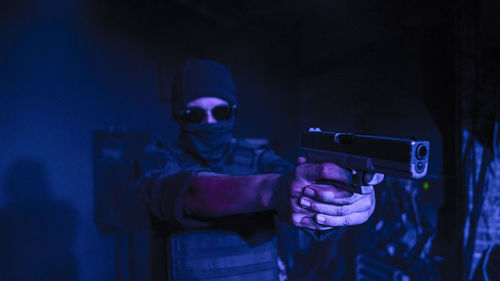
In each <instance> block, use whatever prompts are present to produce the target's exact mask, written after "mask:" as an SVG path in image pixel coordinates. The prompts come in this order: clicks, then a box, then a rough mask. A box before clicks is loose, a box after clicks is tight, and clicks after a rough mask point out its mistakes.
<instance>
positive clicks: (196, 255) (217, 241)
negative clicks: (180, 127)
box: [167, 141, 278, 281]
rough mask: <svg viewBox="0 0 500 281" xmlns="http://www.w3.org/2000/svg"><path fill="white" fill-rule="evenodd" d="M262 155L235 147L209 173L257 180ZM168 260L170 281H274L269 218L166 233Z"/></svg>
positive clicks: (241, 218) (242, 144)
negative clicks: (167, 236)
mask: <svg viewBox="0 0 500 281" xmlns="http://www.w3.org/2000/svg"><path fill="white" fill-rule="evenodd" d="M263 151H265V148H263V147H262V146H260V145H256V144H252V143H249V142H247V141H234V142H233V151H232V153H230V155H229V156H228V157H227V159H226V160H225V161H224V164H223V165H222V166H219V167H216V168H214V169H213V170H214V172H217V173H223V174H228V175H251V174H256V173H258V172H259V171H258V161H259V157H260V155H261V154H262V152H263ZM234 226H236V227H234ZM235 228H236V229H235ZM167 256H168V257H169V261H168V264H169V268H168V275H169V279H170V280H175V281H180V280H204V281H222V280H225V281H233V280H234V281H236V280H250V281H251V280H258V281H274V280H278V268H277V258H278V253H277V243H276V237H275V235H274V225H273V217H272V214H271V213H270V212H269V213H257V214H246V215H237V216H231V217H227V218H224V219H223V220H221V222H220V223H219V224H217V226H215V227H213V228H208V229H201V230H189V231H185V232H177V233H171V234H170V235H169V239H168V240H167Z"/></svg>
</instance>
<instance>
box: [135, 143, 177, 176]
mask: <svg viewBox="0 0 500 281" xmlns="http://www.w3.org/2000/svg"><path fill="white" fill-rule="evenodd" d="M180 153H181V152H180V149H179V148H177V147H175V146H174V145H171V144H167V143H166V142H164V141H163V140H161V139H153V140H152V141H151V142H149V143H148V144H147V145H146V146H145V147H144V153H143V157H142V159H141V161H140V162H141V166H142V168H143V169H144V170H155V169H160V168H163V167H165V166H168V164H169V163H170V165H173V164H176V163H177V158H178V154H180Z"/></svg>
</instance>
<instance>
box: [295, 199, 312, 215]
mask: <svg viewBox="0 0 500 281" xmlns="http://www.w3.org/2000/svg"><path fill="white" fill-rule="evenodd" d="M290 209H291V211H292V214H302V215H306V216H310V217H312V216H314V212H313V211H311V210H308V209H307V208H304V206H302V205H301V204H300V203H299V198H292V199H290Z"/></svg>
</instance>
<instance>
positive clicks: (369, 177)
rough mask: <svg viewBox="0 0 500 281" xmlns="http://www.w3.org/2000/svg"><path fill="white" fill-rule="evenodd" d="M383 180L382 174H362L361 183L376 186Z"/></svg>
mask: <svg viewBox="0 0 500 281" xmlns="http://www.w3.org/2000/svg"><path fill="white" fill-rule="evenodd" d="M383 180H384V174H379V173H364V174H363V183H364V184H366V185H377V184H379V183H381V182H382V181H383Z"/></svg>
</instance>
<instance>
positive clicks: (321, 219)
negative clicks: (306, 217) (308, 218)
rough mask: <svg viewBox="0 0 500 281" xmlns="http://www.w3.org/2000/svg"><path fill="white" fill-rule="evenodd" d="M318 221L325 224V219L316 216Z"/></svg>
mask: <svg viewBox="0 0 500 281" xmlns="http://www.w3.org/2000/svg"><path fill="white" fill-rule="evenodd" d="M316 221H317V222H319V223H324V222H325V217H323V216H320V215H318V216H316Z"/></svg>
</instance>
